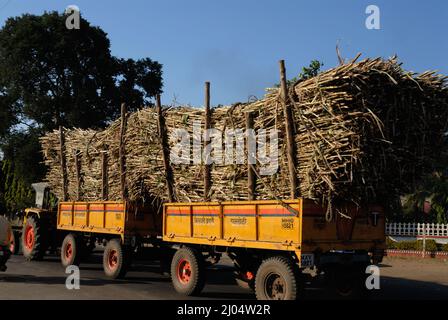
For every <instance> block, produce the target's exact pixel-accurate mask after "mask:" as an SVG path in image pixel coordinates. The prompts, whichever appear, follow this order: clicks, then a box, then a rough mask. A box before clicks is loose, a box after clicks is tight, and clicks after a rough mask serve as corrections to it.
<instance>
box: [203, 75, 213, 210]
mask: <svg viewBox="0 0 448 320" xmlns="http://www.w3.org/2000/svg"><path fill="white" fill-rule="evenodd" d="M210 122H211V115H210V82H206V83H205V136H204V151H205V147H206V146H207V144H209V143H210V141H208V140H209V136H208V133H207V129H209V128H210V126H211V125H210ZM204 161H205V163H204V200H205V201H209V200H210V187H211V174H210V164H208V162H209V155H207V156H206V158H205V159H204Z"/></svg>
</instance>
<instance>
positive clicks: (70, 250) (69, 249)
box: [65, 243, 73, 260]
mask: <svg viewBox="0 0 448 320" xmlns="http://www.w3.org/2000/svg"><path fill="white" fill-rule="evenodd" d="M72 255H73V247H72V244H71V243H67V246H66V247H65V258H66V259H67V260H70V259H71V257H72Z"/></svg>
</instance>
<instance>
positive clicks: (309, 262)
mask: <svg viewBox="0 0 448 320" xmlns="http://www.w3.org/2000/svg"><path fill="white" fill-rule="evenodd" d="M300 266H301V267H312V266H314V254H313V253H304V254H302V258H301V260H300Z"/></svg>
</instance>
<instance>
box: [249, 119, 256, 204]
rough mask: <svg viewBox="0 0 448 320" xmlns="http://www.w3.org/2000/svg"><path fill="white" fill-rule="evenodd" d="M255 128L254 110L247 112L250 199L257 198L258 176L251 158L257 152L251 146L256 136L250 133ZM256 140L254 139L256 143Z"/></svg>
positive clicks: (253, 157)
mask: <svg viewBox="0 0 448 320" xmlns="http://www.w3.org/2000/svg"><path fill="white" fill-rule="evenodd" d="M253 128H254V117H253V113H252V112H247V113H246V133H247V139H246V150H247V198H248V200H255V187H256V183H257V180H256V176H255V170H254V165H255V164H253V163H251V159H255V154H253V151H254V150H252V148H251V147H250V146H249V144H250V142H251V139H255V136H252V135H250V134H249V132H250V130H251V129H253ZM254 142H255V141H252V143H254Z"/></svg>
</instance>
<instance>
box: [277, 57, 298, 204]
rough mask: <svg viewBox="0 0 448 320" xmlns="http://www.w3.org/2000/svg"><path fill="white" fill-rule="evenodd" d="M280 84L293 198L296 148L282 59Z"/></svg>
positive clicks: (294, 192)
mask: <svg viewBox="0 0 448 320" xmlns="http://www.w3.org/2000/svg"><path fill="white" fill-rule="evenodd" d="M279 64H280V85H281V97H282V104H283V115H284V117H285V131H286V149H287V158H288V169H289V182H290V185H291V192H290V194H291V199H295V198H296V196H297V175H296V170H295V148H294V132H293V125H292V121H293V120H292V115H291V108H289V107H288V87H287V84H286V70H285V61H284V60H280V61H279Z"/></svg>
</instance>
